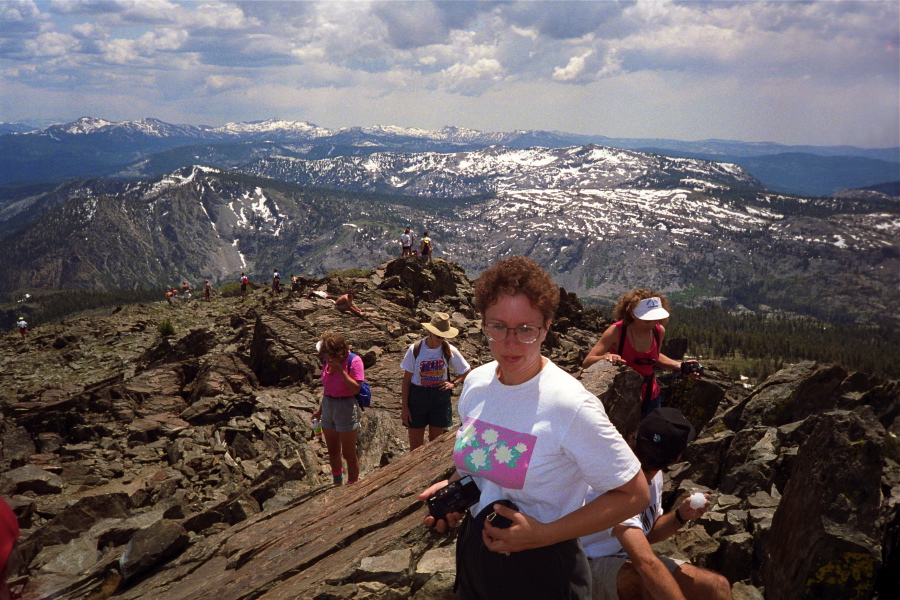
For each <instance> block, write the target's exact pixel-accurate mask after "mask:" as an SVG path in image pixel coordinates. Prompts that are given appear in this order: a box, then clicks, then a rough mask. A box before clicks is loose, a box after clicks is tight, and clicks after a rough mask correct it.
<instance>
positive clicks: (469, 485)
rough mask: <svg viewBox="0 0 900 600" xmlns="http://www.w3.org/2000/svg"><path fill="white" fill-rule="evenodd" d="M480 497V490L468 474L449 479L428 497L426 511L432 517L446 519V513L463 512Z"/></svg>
mask: <svg viewBox="0 0 900 600" xmlns="http://www.w3.org/2000/svg"><path fill="white" fill-rule="evenodd" d="M479 498H481V490H479V489H478V486H477V485H476V484H475V482H474V481H472V478H471V477H470V476H469V475H466V476H465V477H463V478H462V479H459V480H457V481H451V482H450V483H448V484H447V485H446V487H442V488H441V489H439V490H438V491H436V492H435V493H434V494H432V495H431V497H430V498H428V512H429V513H430V514H431V516H432V517H434V520H435V521H438V520H439V519H444V520H445V521H446V520H447V514H448V513H454V512H459V513H461V512H463V511H464V510H466V509H467V508H469V507H470V506H472V505H473V504H475V503H476V502H478V499H479Z"/></svg>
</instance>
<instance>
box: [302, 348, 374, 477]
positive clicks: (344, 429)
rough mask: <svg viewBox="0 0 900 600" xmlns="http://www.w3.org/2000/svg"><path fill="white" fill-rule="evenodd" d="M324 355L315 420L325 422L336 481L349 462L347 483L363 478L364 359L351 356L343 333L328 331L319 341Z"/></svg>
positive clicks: (320, 349)
mask: <svg viewBox="0 0 900 600" xmlns="http://www.w3.org/2000/svg"><path fill="white" fill-rule="evenodd" d="M316 349H317V350H318V351H319V352H320V353H321V354H323V355H324V357H325V362H324V363H323V365H322V388H323V389H324V394H323V396H322V405H321V406H320V407H319V410H317V411H315V412H314V413H313V414H312V420H313V421H318V420H321V421H322V433H323V435H324V437H325V446H326V447H327V448H328V462H329V464H330V465H331V476H332V481H333V482H334V484H335V485H341V484H342V483H343V479H344V464H343V463H344V461H346V462H347V482H348V483H355V482H356V481H358V480H359V458H358V457H357V456H356V436H357V432H358V431H359V420H360V413H361V410H360V408H359V404H358V403H357V401H356V394H358V393H359V390H360V388H361V386H360V383H361V382H362V381H365V372H364V370H363V363H362V359H361V358H360V357H359V356H356V355H353V357H352V359H351V357H350V346H349V345H348V344H347V341H346V340H345V339H344V337H343V336H342V335H340V334H339V333H333V332H331V331H326V332H325V333H323V334H322V339H321V340H320V341H319V342H318V343H317V344H316Z"/></svg>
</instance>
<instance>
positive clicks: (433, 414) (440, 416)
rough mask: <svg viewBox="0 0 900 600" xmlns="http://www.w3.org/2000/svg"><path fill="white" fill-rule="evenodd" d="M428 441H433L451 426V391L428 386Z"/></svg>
mask: <svg viewBox="0 0 900 600" xmlns="http://www.w3.org/2000/svg"><path fill="white" fill-rule="evenodd" d="M429 389H430V391H431V394H430V397H429V404H430V406H429V411H428V441H430V442H433V441H434V440H436V439H437V438H438V437H439V436H441V435H443V433H444V432H445V431H447V430H448V429H449V428H450V427H452V426H453V405H452V402H451V400H452V393H453V392H452V391H451V390H438V389H436V388H429Z"/></svg>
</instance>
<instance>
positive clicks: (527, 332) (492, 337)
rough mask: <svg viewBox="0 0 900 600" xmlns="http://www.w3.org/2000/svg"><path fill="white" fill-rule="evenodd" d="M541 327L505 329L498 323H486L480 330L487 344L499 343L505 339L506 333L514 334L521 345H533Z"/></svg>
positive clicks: (521, 326)
mask: <svg viewBox="0 0 900 600" xmlns="http://www.w3.org/2000/svg"><path fill="white" fill-rule="evenodd" d="M541 329H543V327H535V326H534V325H519V326H518V327H507V326H506V325H501V324H500V323H487V324H485V326H484V327H483V328H482V331H484V335H485V336H486V337H487V339H488V341H489V342H494V343H495V344H496V343H499V342H502V341H503V340H505V339H506V335H507V333H509V332H510V331H514V332H515V336H516V339H517V340H519V341H520V342H522V343H523V344H533V343H535V342H536V341H537V339H538V337H539V336H540V335H541Z"/></svg>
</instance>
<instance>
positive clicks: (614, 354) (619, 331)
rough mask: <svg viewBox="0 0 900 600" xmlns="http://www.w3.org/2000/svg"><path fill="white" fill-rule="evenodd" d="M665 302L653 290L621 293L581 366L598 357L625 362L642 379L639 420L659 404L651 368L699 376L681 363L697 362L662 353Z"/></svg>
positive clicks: (623, 363) (667, 305)
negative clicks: (608, 322)
mask: <svg viewBox="0 0 900 600" xmlns="http://www.w3.org/2000/svg"><path fill="white" fill-rule="evenodd" d="M668 308H669V301H668V300H666V297H665V296H663V295H662V294H660V293H659V292H656V291H654V290H644V289H641V290H634V291H633V292H631V293H629V294H625V295H624V296H622V298H621V300H619V303H618V304H617V305H616V309H615V311H614V312H613V315H614V317H615V318H616V319H617V321H616V322H615V323H614V324H612V325H610V326H609V328H608V329H607V330H606V331H604V332H603V335H602V336H600V339H599V340H598V341H597V343H596V344H595V345H594V347H593V348H592V349H591V351H590V352H588V355H587V356H586V357H585V359H584V362H582V363H581V367H582V368H583V369H587V368H588V367H589V366H591V365H592V364H594V363H596V362H599V361H601V360H606V361H609V362H611V363H612V364H614V365H628V366H629V367H631V368H632V369H634V370H635V371H637V372H638V374H639V375H641V376H642V377H643V378H644V381H643V383H642V384H641V419H644V417H646V416H647V415H648V414H650V411H651V410H653V409H654V408H659V407H660V406H661V405H662V402H661V400H660V388H659V383H658V382H657V381H656V377H655V376H654V370H653V368H654V367H663V368H665V369H672V370H673V371H679V370H680V371H681V372H682V373H689V374H690V375H689V376H691V377H699V376H700V375H699V374H697V373H694V372H692V370H691V369H690V367H688V366H683V365H689V364H690V363H696V362H697V361H695V360H694V361H687V362H686V363H681V362H679V361H677V360H673V359H671V358H669V357H668V356H666V355H665V354H663V353H662V344H663V340H664V339H665V337H666V328H665V327H664V326H663V324H664V323H666V322H668V320H669V310H668Z"/></svg>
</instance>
